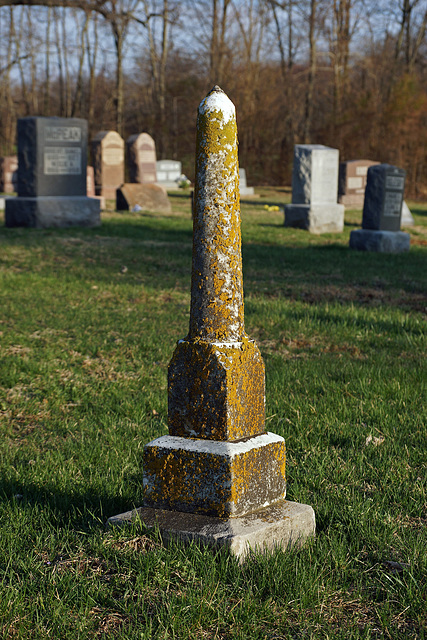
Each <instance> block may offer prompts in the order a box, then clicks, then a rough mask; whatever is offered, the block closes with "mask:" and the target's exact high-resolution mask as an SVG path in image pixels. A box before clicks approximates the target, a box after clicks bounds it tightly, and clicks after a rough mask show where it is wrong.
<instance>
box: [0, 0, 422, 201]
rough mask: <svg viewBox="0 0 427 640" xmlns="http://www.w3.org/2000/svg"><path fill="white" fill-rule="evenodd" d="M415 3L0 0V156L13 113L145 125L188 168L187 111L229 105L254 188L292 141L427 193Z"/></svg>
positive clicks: (7, 144)
mask: <svg viewBox="0 0 427 640" xmlns="http://www.w3.org/2000/svg"><path fill="white" fill-rule="evenodd" d="M426 27H427V9H426V3H425V0H394V1H393V2H392V3H390V2H389V1H387V0H299V1H298V2H296V1H295V0H282V1H278V0H181V1H179V2H178V1H176V0H175V1H173V0H38V1H37V0H0V35H1V38H0V56H1V57H0V155H9V154H12V153H14V152H15V151H16V147H15V143H16V120H17V118H19V117H24V116H27V115H45V116H62V117H68V116H75V117H82V118H86V119H88V121H89V131H90V137H91V136H92V135H94V134H95V133H96V132H97V131H99V130H102V129H116V130H117V131H119V133H120V134H121V135H122V136H123V137H124V138H127V137H128V136H129V135H131V134H133V133H136V132H141V131H146V132H148V133H150V135H152V136H153V138H154V139H155V141H156V144H157V154H158V157H159V158H162V157H164V158H166V157H168V158H176V159H179V160H181V161H182V162H183V170H184V172H185V173H186V174H187V175H189V176H190V177H192V178H193V177H194V176H193V173H194V167H193V163H194V144H195V120H196V119H195V112H196V108H197V105H198V103H199V102H200V98H201V97H202V96H203V95H205V94H206V93H207V91H208V90H209V89H210V88H211V86H212V85H213V84H219V85H220V86H221V87H222V88H223V89H224V90H225V91H226V93H227V94H228V95H229V96H230V98H231V99H232V100H233V102H234V103H235V105H236V109H237V119H238V127H239V141H240V148H239V155H240V164H241V166H244V167H245V168H246V170H247V173H248V178H249V181H250V183H252V184H290V180H291V171H292V158H293V145H294V144H295V143H319V144H325V145H329V146H332V147H335V148H338V149H339V150H340V157H341V159H342V160H349V159H353V158H369V159H372V160H378V161H381V162H389V163H391V164H394V165H397V166H400V167H403V168H404V169H406V171H407V195H408V196H412V197H416V198H427V42H426Z"/></svg>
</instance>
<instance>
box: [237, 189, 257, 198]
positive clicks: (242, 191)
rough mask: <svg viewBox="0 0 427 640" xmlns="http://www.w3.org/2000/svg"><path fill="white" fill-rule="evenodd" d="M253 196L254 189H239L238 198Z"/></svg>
mask: <svg viewBox="0 0 427 640" xmlns="http://www.w3.org/2000/svg"><path fill="white" fill-rule="evenodd" d="M254 195H255V189H254V188H253V187H240V197H241V198H246V197H249V196H254Z"/></svg>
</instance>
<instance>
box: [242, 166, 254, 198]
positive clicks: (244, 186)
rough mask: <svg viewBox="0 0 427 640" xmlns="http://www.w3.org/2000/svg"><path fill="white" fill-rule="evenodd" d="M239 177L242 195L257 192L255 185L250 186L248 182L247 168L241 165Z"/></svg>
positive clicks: (250, 194) (251, 194)
mask: <svg viewBox="0 0 427 640" xmlns="http://www.w3.org/2000/svg"><path fill="white" fill-rule="evenodd" d="M239 179H240V183H239V184H240V195H241V196H243V197H244V196H253V195H254V194H255V189H254V188H253V187H248V185H247V182H246V170H245V169H242V167H239Z"/></svg>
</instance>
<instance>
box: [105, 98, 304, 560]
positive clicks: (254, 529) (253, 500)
mask: <svg viewBox="0 0 427 640" xmlns="http://www.w3.org/2000/svg"><path fill="white" fill-rule="evenodd" d="M193 225H194V226H193V271H192V281H191V312H190V327H189V333H188V336H187V337H186V338H185V339H184V340H179V342H178V344H177V347H176V349H175V353H174V355H173V357H172V360H171V363H170V365H169V372H168V422H169V435H167V436H162V437H160V438H157V439H156V440H153V442H150V443H149V444H147V445H146V446H145V448H144V458H143V460H144V474H143V484H144V505H143V507H141V508H140V509H137V510H135V511H133V512H127V513H124V514H121V515H119V516H115V517H114V518H110V520H109V524H121V523H123V522H126V521H129V520H132V519H134V518H141V520H142V522H143V523H144V524H145V525H146V526H148V527H153V526H159V527H160V530H161V532H162V535H163V536H164V537H165V538H170V537H172V536H178V537H180V538H182V539H184V540H194V539H196V540H199V541H203V542H205V543H207V544H209V545H212V546H226V547H227V548H229V549H230V550H231V551H232V552H233V553H235V554H236V555H237V556H239V557H244V556H245V555H246V554H247V553H248V551H249V550H250V549H252V550H254V551H264V550H268V549H273V548H275V547H277V546H280V547H282V548H287V547H288V546H290V545H292V544H301V543H302V542H303V541H304V540H305V539H307V538H308V537H309V536H312V535H314V531H315V518H314V512H313V509H312V508H311V507H309V506H307V505H298V504H295V503H290V502H286V500H285V496H286V476H285V466H286V449H285V441H284V439H283V438H282V437H281V436H278V435H275V434H273V433H267V432H266V431H265V391H264V388H265V382H264V363H263V360H262V357H261V354H260V352H259V350H258V348H257V346H256V344H255V343H254V341H253V340H250V339H249V338H248V336H247V335H246V333H245V328H244V312H243V277H242V257H241V238H240V206H239V172H238V158H237V127H236V120H235V109H234V105H233V104H232V103H231V102H230V100H229V99H228V98H227V96H226V95H225V94H224V92H223V91H222V90H221V89H220V88H219V87H214V89H213V90H212V91H211V92H210V93H209V94H208V96H207V97H206V98H205V100H203V101H202V102H201V104H200V106H199V112H198V120H197V148H196V186H195V197H194V215H193Z"/></svg>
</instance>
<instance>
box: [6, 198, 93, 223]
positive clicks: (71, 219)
mask: <svg viewBox="0 0 427 640" xmlns="http://www.w3.org/2000/svg"><path fill="white" fill-rule="evenodd" d="M100 223H101V218H100V203H99V201H98V200H97V199H96V198H88V197H86V196H67V197H65V196H63V197H61V196H44V197H39V198H7V199H6V209H5V224H6V227H35V228H37V229H48V228H50V227H52V228H53V227H74V226H79V227H96V226H98V225H99V224H100Z"/></svg>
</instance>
